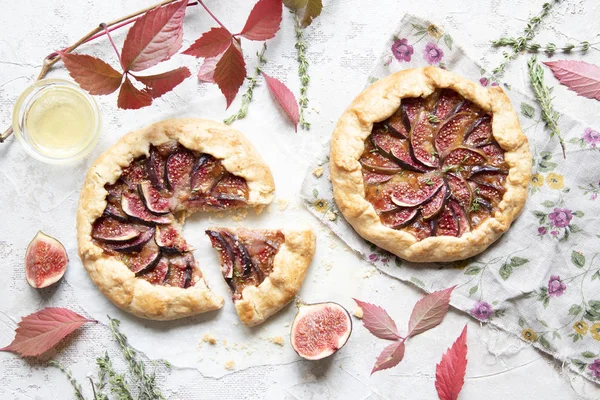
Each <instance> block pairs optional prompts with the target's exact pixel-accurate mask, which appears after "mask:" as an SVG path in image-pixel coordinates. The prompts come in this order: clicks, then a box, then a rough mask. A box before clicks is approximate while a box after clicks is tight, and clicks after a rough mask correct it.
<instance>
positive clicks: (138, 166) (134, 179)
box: [121, 161, 148, 190]
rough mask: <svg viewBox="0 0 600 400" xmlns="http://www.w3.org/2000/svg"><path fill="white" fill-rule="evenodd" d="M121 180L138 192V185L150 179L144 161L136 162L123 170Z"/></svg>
mask: <svg viewBox="0 0 600 400" xmlns="http://www.w3.org/2000/svg"><path fill="white" fill-rule="evenodd" d="M121 179H122V180H123V181H124V182H125V183H126V184H127V186H129V188H130V189H132V190H137V185H138V184H139V183H140V182H142V181H144V180H146V179H148V174H147V172H146V166H145V165H144V162H143V161H134V162H132V163H131V164H130V165H129V166H128V167H127V168H124V169H123V172H122V173H121Z"/></svg>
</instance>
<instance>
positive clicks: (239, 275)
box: [206, 228, 316, 326]
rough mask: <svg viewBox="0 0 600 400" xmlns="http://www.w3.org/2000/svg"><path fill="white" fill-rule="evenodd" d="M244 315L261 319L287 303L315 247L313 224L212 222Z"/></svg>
mask: <svg viewBox="0 0 600 400" xmlns="http://www.w3.org/2000/svg"><path fill="white" fill-rule="evenodd" d="M206 234H207V235H208V237H209V238H210V240H211V243H212V246H213V247H214V248H215V249H217V251H218V252H219V257H220V259H221V270H222V272H223V278H224V279H225V281H226V282H227V284H228V285H229V287H230V288H231V292H232V297H233V302H234V304H235V308H236V310H237V313H238V315H239V317H240V320H241V321H242V322H243V323H244V324H245V325H248V326H252V325H257V324H260V323H261V322H263V321H264V320H265V319H267V318H268V317H270V316H271V315H273V314H275V313H276V312H277V311H279V310H281V309H282V308H283V307H284V306H285V305H286V304H288V303H289V302H290V301H291V300H292V299H293V298H294V296H296V294H298V291H299V290H300V286H301V285H302V282H303V281H304V276H305V275H306V271H307V269H308V266H309V264H310V262H311V260H312V257H313V255H314V253H315V244H316V243H315V235H314V233H313V232H312V231H310V230H283V231H281V230H266V229H252V230H251V229H244V228H237V229H229V228H210V229H208V230H207V231H206Z"/></svg>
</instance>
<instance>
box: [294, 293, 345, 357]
mask: <svg viewBox="0 0 600 400" xmlns="http://www.w3.org/2000/svg"><path fill="white" fill-rule="evenodd" d="M351 332H352V320H351V318H350V314H349V313H348V311H346V309H345V308H344V307H342V306H341V305H339V304H337V303H318V304H302V305H301V306H300V307H299V308H298V313H297V314H296V317H295V318H294V322H293V323H292V329H291V333H290V338H291V340H290V342H291V344H292V347H293V348H294V350H295V351H296V353H298V355H299V356H300V357H302V358H304V359H307V360H320V359H323V358H325V357H329V356H330V355H332V354H333V353H335V352H336V351H338V350H339V349H341V348H342V347H343V346H344V345H345V344H346V342H347V341H348V338H349V337H350V333H351Z"/></svg>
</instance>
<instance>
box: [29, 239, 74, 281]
mask: <svg viewBox="0 0 600 400" xmlns="http://www.w3.org/2000/svg"><path fill="white" fill-rule="evenodd" d="M68 263H69V257H68V256H67V251H66V250H65V247H64V246H63V245H62V243H61V242H59V241H58V240H56V239H54V238H53V237H51V236H48V235H46V234H44V233H43V232H41V231H40V232H38V233H37V234H36V235H35V237H34V238H33V240H32V241H31V242H30V243H29V246H27V251H26V252H25V276H26V278H27V282H28V283H29V284H30V285H31V287H34V288H36V289H41V288H45V287H48V286H50V285H52V284H53V283H56V282H58V281H59V280H60V278H62V277H63V275H64V274H65V271H66V270H67V264H68Z"/></svg>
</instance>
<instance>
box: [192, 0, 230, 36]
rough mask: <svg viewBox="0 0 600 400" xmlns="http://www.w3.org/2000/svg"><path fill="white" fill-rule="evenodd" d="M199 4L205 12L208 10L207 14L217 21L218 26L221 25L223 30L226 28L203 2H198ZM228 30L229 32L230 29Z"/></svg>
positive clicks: (199, 0)
mask: <svg viewBox="0 0 600 400" xmlns="http://www.w3.org/2000/svg"><path fill="white" fill-rule="evenodd" d="M198 3H199V4H200V5H201V6H202V7H203V8H204V9H205V10H206V12H207V13H208V15H210V16H211V17H212V19H214V20H215V22H216V23H217V24H219V25H221V28H225V25H223V24H222V23H221V21H219V19H218V18H217V17H216V16H215V14H213V13H212V12H211V11H210V10H209V9H208V7H206V5H205V4H204V3H203V2H202V0H198ZM225 29H227V28H225ZM227 30H229V29H227Z"/></svg>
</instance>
